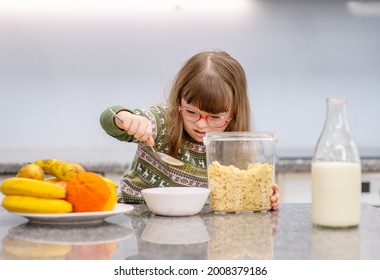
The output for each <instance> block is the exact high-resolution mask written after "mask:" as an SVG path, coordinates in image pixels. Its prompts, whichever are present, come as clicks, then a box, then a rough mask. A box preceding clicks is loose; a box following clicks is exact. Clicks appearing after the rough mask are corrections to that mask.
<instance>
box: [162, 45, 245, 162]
mask: <svg viewBox="0 0 380 280" xmlns="http://www.w3.org/2000/svg"><path fill="white" fill-rule="evenodd" d="M182 98H183V99H184V100H185V101H186V103H188V104H191V105H193V106H195V107H197V108H199V110H201V111H205V112H208V113H211V114H218V113H222V112H227V111H229V110H230V111H231V117H232V119H231V121H230V123H229V124H228V126H227V127H226V129H225V131H250V128H251V124H250V106H249V99H248V95H247V80H246V76H245V72H244V70H243V68H242V66H241V65H240V63H239V62H238V61H237V60H235V59H234V58H232V57H231V56H230V55H229V54H228V53H226V52H223V51H210V52H201V53H198V54H196V55H194V56H193V57H191V58H190V59H189V60H188V61H187V62H186V63H185V64H184V65H183V66H182V68H181V69H180V71H179V72H178V74H177V76H176V77H175V79H174V82H173V86H172V88H171V91H170V95H169V97H168V100H167V101H168V102H167V103H168V104H167V105H168V110H169V118H168V123H169V133H168V134H167V136H166V141H165V142H166V144H167V147H168V148H169V154H171V155H176V154H178V152H179V148H180V146H181V144H182V141H183V137H184V136H185V135H184V130H183V122H182V117H181V114H180V112H179V110H178V107H179V106H180V104H181V99H182Z"/></svg>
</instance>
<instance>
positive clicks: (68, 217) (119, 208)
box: [10, 203, 133, 225]
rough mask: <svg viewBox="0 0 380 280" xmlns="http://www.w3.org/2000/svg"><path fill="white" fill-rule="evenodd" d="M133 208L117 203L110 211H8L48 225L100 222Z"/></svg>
mask: <svg viewBox="0 0 380 280" xmlns="http://www.w3.org/2000/svg"><path fill="white" fill-rule="evenodd" d="M132 210H133V206H132V205H128V204H122V203H118V204H116V206H115V208H114V209H113V210H111V211H99V212H75V213H66V214H34V213H18V212H10V213H12V214H15V215H19V216H22V217H25V218H27V219H29V221H30V222H32V223H38V224H49V225H83V224H97V223H102V222H103V220H104V219H105V218H107V217H110V216H113V215H117V214H123V213H127V212H130V211H132Z"/></svg>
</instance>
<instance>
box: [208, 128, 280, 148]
mask: <svg viewBox="0 0 380 280" xmlns="http://www.w3.org/2000/svg"><path fill="white" fill-rule="evenodd" d="M215 140H230V141H232V140H270V141H273V142H274V143H277V142H278V138H277V135H276V133H274V132H265V131H259V132H249V131H224V132H207V133H206V136H205V137H204V138H203V143H204V144H205V145H207V144H209V142H210V141H215Z"/></svg>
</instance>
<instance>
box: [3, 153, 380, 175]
mask: <svg viewBox="0 0 380 280" xmlns="http://www.w3.org/2000/svg"><path fill="white" fill-rule="evenodd" d="M129 148H130V149H90V148H88V149H74V148H73V149H37V150H36V149H26V150H20V149H0V155H1V158H0V175H10V176H12V175H15V174H16V173H17V171H18V170H19V169H20V167H21V166H22V165H24V164H26V163H28V162H33V161H35V160H37V159H40V158H50V157H55V158H59V159H62V160H67V161H72V162H77V163H80V164H81V165H83V166H84V167H85V169H86V170H88V171H93V172H98V173H103V174H106V173H115V174H122V173H124V171H125V170H126V169H127V168H128V166H129V164H130V162H131V160H132V159H133V157H134V153H135V151H134V149H133V147H129ZM360 155H361V163H362V171H363V172H380V149H362V150H360ZM312 156H313V151H312V150H311V149H282V150H281V149H280V150H277V153H276V172H310V169H311V158H312Z"/></svg>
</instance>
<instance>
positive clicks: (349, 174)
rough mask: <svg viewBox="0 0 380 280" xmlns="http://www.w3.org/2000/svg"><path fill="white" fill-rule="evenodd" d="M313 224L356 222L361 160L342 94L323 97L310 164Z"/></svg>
mask: <svg viewBox="0 0 380 280" xmlns="http://www.w3.org/2000/svg"><path fill="white" fill-rule="evenodd" d="M311 177H312V222H313V224H314V225H315V226H320V227H331V228H349V227H355V226H358V225H359V220H360V196H361V164H360V157H359V153H358V149H357V147H356V144H355V142H354V140H353V138H352V135H351V132H350V128H349V125H348V121H347V115H346V99H345V98H327V114H326V121H325V125H324V128H323V131H322V134H321V136H320V137H319V140H318V142H317V146H316V148H315V151H314V156H313V160H312V164H311Z"/></svg>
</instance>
